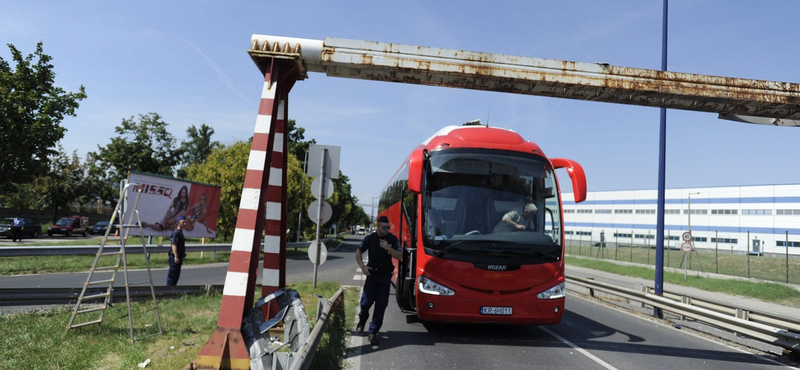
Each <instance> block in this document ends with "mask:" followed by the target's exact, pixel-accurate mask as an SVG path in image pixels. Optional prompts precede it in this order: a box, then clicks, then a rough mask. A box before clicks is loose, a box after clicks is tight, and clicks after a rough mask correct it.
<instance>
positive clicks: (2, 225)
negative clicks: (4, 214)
mask: <svg viewBox="0 0 800 370" xmlns="http://www.w3.org/2000/svg"><path fill="white" fill-rule="evenodd" d="M12 222H14V219H13V218H4V219H2V220H0V237H1V236H5V237H6V238H11V223H12ZM22 223H23V225H22V230H21V231H20V234H21V235H22V237H23V238H24V237H28V238H38V237H39V234H41V233H42V225H40V224H39V223H38V222H36V221H34V220H31V219H27V218H23V219H22Z"/></svg>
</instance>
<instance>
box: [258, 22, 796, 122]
mask: <svg viewBox="0 0 800 370" xmlns="http://www.w3.org/2000/svg"><path fill="white" fill-rule="evenodd" d="M251 43H252V44H251V50H250V51H249V52H250V55H251V56H252V57H253V60H254V61H255V62H256V64H257V65H258V66H259V68H262V67H261V60H262V59H263V58H264V57H266V56H271V55H277V56H279V57H282V58H292V59H295V60H296V62H297V63H298V67H299V68H301V70H302V76H303V78H306V77H307V72H324V73H325V74H327V75H328V76H335V77H347V78H358V79H367V80H378V81H391V82H402V83H411V84H421V85H432V86H445V87H454V88H463V89H475V90H487V91H498V92H510V93H516V94H527V95H540V96H550V97H557V98H567V99H577V100H590V101H600V102H607V103H619V104H631V105H642V106H650V107H663V108H671V109H683V110H692V111H702V112H714V113H719V114H720V115H721V116H723V115H724V116H727V115H746V116H755V117H768V118H773V119H782V120H798V119H800V84H797V83H788V82H776V81H763V80H751V79H742V78H731V77H718V76H708V75H698V74H691V73H678V72H669V71H666V72H665V71H657V70H650V69H640V68H629V67H618V66H612V65H608V64H602V63H581V62H569V61H562V60H553V59H543V58H530V57H521V56H512V55H504V54H491V53H481V52H473V51H464V50H455V49H440V48H432V47H422V46H411V45H401V44H392V43H381V42H371V41H359V40H347V39H337V38H325V40H324V41H323V40H309V39H297V38H287V37H279V36H264V35H253V37H252V39H251ZM265 45H266V46H265ZM769 122H773V123H774V122H775V121H774V120H770V121H769ZM787 122H788V121H787ZM787 126H789V125H788V124H787Z"/></svg>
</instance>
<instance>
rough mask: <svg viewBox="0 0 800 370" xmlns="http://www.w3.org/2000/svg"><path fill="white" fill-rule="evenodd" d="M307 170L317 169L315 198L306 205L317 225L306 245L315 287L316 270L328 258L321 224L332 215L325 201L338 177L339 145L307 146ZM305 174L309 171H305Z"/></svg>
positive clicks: (312, 192) (312, 186) (331, 192)
mask: <svg viewBox="0 0 800 370" xmlns="http://www.w3.org/2000/svg"><path fill="white" fill-rule="evenodd" d="M308 152H309V156H308V157H309V162H308V171H317V170H318V171H319V172H317V174H318V176H317V178H316V179H314V181H313V182H311V194H312V195H313V196H314V198H317V200H315V201H313V202H312V203H311V205H310V206H309V207H308V217H309V218H310V219H311V220H312V221H314V223H315V224H316V225H317V236H316V238H315V240H314V241H313V242H311V245H309V247H308V257H309V259H310V260H311V263H313V264H314V288H316V287H317V270H318V269H319V265H321V264H323V263H325V260H326V259H327V258H328V250H327V248H326V247H325V244H324V243H322V242H321V241H320V233H321V230H322V224H324V223H326V222H328V221H330V219H331V216H332V215H333V209H332V208H331V205H330V204H329V203H328V202H326V201H325V199H328V198H330V197H331V195H333V181H331V179H338V178H339V154H340V153H341V147H338V146H329V145H328V146H326V145H312V146H310V147H309V148H308ZM306 174H307V175H311V173H308V172H306Z"/></svg>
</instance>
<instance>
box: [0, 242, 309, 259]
mask: <svg viewBox="0 0 800 370" xmlns="http://www.w3.org/2000/svg"><path fill="white" fill-rule="evenodd" d="M309 243H311V242H300V243H286V247H287V248H296V247H305V246H308V244H309ZM99 247H100V245H99V244H98V245H77V246H23V247H0V257H25V256H31V257H32V256H79V255H84V256H86V255H94V254H96V253H97V249H98V248H99ZM147 249H148V251H149V252H150V253H158V252H161V251H163V252H165V253H166V252H167V251H169V245H148V246H147ZM105 250H106V251H108V252H116V251H119V246H114V245H108V244H107V245H106V246H105ZM230 250H231V244H187V245H186V251H187V252H226V251H230ZM125 253H128V254H131V253H143V252H142V246H136V245H127V246H126V247H125Z"/></svg>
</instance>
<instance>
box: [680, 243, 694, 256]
mask: <svg viewBox="0 0 800 370" xmlns="http://www.w3.org/2000/svg"><path fill="white" fill-rule="evenodd" d="M681 250H682V251H683V253H689V252H691V251H692V243H689V242H686V243H683V244H681Z"/></svg>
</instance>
